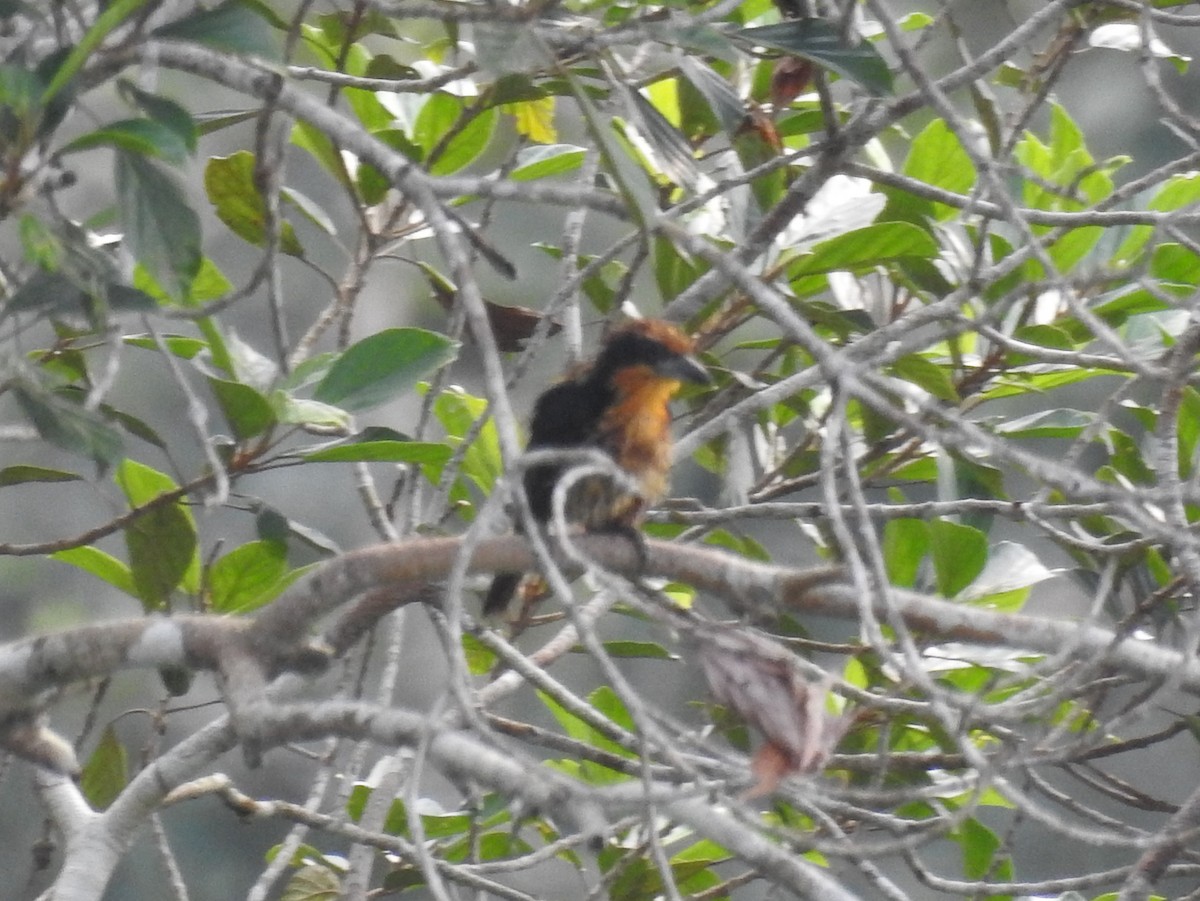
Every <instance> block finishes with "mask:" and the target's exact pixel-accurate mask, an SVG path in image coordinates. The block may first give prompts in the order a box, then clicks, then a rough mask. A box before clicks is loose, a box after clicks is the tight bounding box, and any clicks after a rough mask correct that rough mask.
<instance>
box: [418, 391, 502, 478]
mask: <svg viewBox="0 0 1200 901" xmlns="http://www.w3.org/2000/svg"><path fill="white" fill-rule="evenodd" d="M433 415H434V416H436V417H437V419H438V422H440V423H441V424H442V428H444V429H445V430H446V434H448V435H449V436H450V437H451V438H459V439H461V438H464V437H465V436H466V435H468V434H469V433H470V431H471V428H472V427H473V426H474V425H475V423H476V422H477V421H478V420H479V418H480V417H481V416H485V415H487V401H486V400H484V399H483V398H482V397H474V396H472V395H470V394H467V393H466V392H465V391H463V390H462V389H461V388H458V387H454V386H452V387H450V388H447V389H446V390H445V391H443V392H442V393H441V394H439V395H438V396H437V398H436V399H435V400H434V402H433ZM502 470H503V467H502V466H501V463H500V439H499V437H498V436H497V434H496V424H495V423H494V422H493V421H491V420H490V419H489V420H488V421H487V422H486V423H485V424H484V426H483V428H481V429H480V430H479V434H478V435H477V436H476V437H475V440H474V441H473V442H472V443H471V446H470V447H469V448H467V451H466V453H465V454H464V455H463V461H462V474H463V475H464V476H466V477H467V478H468V479H470V480H471V481H473V482H474V483H475V484H476V485H478V486H479V488H480V489H481V490H482V491H483V492H484V493H485V494H486V493H490V492H491V490H492V487H493V486H494V485H495V484H496V479H497V478H499V477H500V473H501V471H502Z"/></svg>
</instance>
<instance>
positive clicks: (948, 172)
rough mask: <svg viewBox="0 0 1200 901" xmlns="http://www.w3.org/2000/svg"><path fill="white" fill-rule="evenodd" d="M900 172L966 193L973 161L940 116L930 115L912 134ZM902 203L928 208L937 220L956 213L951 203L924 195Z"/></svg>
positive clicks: (973, 174)
mask: <svg viewBox="0 0 1200 901" xmlns="http://www.w3.org/2000/svg"><path fill="white" fill-rule="evenodd" d="M904 174H905V175H907V176H908V177H909V178H914V179H916V180H917V181H920V182H924V183H925V184H927V185H932V186H934V187H937V188H944V189H945V190H947V191H953V192H954V193H955V194H967V193H969V192H970V190H971V188H972V187H973V186H974V184H975V178H976V172H975V165H974V164H973V163H972V162H971V158H970V157H969V156H967V152H966V151H965V150H964V149H963V146H962V144H961V143H960V142H959V140H958V136H957V135H956V134H955V133H954V132H953V131H951V130H950V128H949V127H948V126H947V125H946V122H945V120H943V119H934V120H933V121H932V122H930V123H929V124H928V125H926V126H925V127H924V128H923V129H921V131H920V133H919V134H918V135H917V136H916V137H915V138H913V141H912V144H911V146H910V147H909V151H908V156H907V157H906V159H905V161H904ZM909 196H911V195H909ZM892 197H893V199H895V198H896V193H894V192H893V193H892ZM902 206H904V207H908V206H913V207H916V208H917V209H928V210H929V212H930V214H931V216H932V218H934V219H937V220H939V221H940V220H943V219H948V218H949V217H951V216H954V215H957V214H958V213H959V210H958V209H957V208H955V207H952V206H949V205H947V204H943V203H934V202H932V201H928V200H925V199H924V198H913V199H912V200H911V201H907V200H906V201H904V202H902ZM905 218H909V217H908V216H905Z"/></svg>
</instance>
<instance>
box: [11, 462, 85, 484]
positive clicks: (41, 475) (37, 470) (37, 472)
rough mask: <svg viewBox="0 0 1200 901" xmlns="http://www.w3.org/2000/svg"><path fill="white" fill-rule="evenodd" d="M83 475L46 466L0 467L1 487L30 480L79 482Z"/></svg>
mask: <svg viewBox="0 0 1200 901" xmlns="http://www.w3.org/2000/svg"><path fill="white" fill-rule="evenodd" d="M82 478H83V476H80V475H76V474H75V473H73V472H66V471H64V470H61V469H47V468H46V467H44V466H27V465H20V464H18V465H17V466H6V467H4V468H3V469H0V488H5V487H7V486H9V485H24V484H26V483H28V482H78V481H80V480H81V479H82Z"/></svg>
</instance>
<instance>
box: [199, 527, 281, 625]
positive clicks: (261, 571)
mask: <svg viewBox="0 0 1200 901" xmlns="http://www.w3.org/2000/svg"><path fill="white" fill-rule="evenodd" d="M286 573H287V545H285V544H284V543H283V542H280V541H250V542H247V543H246V544H243V545H242V546H241V547H237V548H234V549H233V550H232V551H230V552H229V553H228V554H225V555H224V556H222V557H221V558H219V559H218V560H217V561H216V562H215V563H213V565H212V566H210V567H209V569H208V574H207V578H206V584H207V586H208V601H209V604H210V606H211V607H212V610H213V612H214V613H244V612H247V611H249V610H253V609H255V608H257V607H259V606H261V605H262V604H264V603H266V602H267V601H269V600H271V599H272V598H273V597H275V595H276V594H278V593H279V591H280V590H281V588H280V586H279V583H280V581H281V580H282V579H283V577H284V576H285V575H286Z"/></svg>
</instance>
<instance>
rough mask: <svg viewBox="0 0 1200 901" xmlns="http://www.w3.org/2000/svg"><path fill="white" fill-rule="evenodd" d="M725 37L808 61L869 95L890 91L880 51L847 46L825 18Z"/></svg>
mask: <svg viewBox="0 0 1200 901" xmlns="http://www.w3.org/2000/svg"><path fill="white" fill-rule="evenodd" d="M727 34H728V37H729V38H730V39H731V40H733V41H734V42H735V43H738V44H742V45H743V46H746V45H748V46H751V47H753V46H756V45H757V46H760V47H769V48H771V49H773V50H782V51H783V52H784V53H788V54H791V55H792V56H798V57H800V58H801V59H807V60H809V61H811V62H814V63H816V64H817V65H818V66H823V67H824V68H826V69H831V70H832V71H834V72H836V73H837V74H838V75H841V76H842V77H843V78H848V79H850V80H851V81H855V82H857V83H858V84H860V85H862V86H863V87H864V88H866V89H867V90H868V91H870V92H871V93H872V94H878V95H883V94H890V93H891V92H892V73H891V72H889V71H888V67H887V63H886V62H884V59H883V57H881V56H880V55H879V51H877V50H876V49H875V47H874V46H872V45H871V44H870V43H868V42H866V41H862V42H860V43H858V44H856V45H855V46H853V47H847V46H846V45H845V44H844V43H843V42H842V36H841V34H840V33H839V31H838V28H837V26H835V25H834V24H833V23H832V22H828V21H826V20H825V19H788V20H786V21H784V22H778V23H776V24H774V25H760V26H758V27H756V28H739V29H738V30H736V31H731V32H728V33H727Z"/></svg>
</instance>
